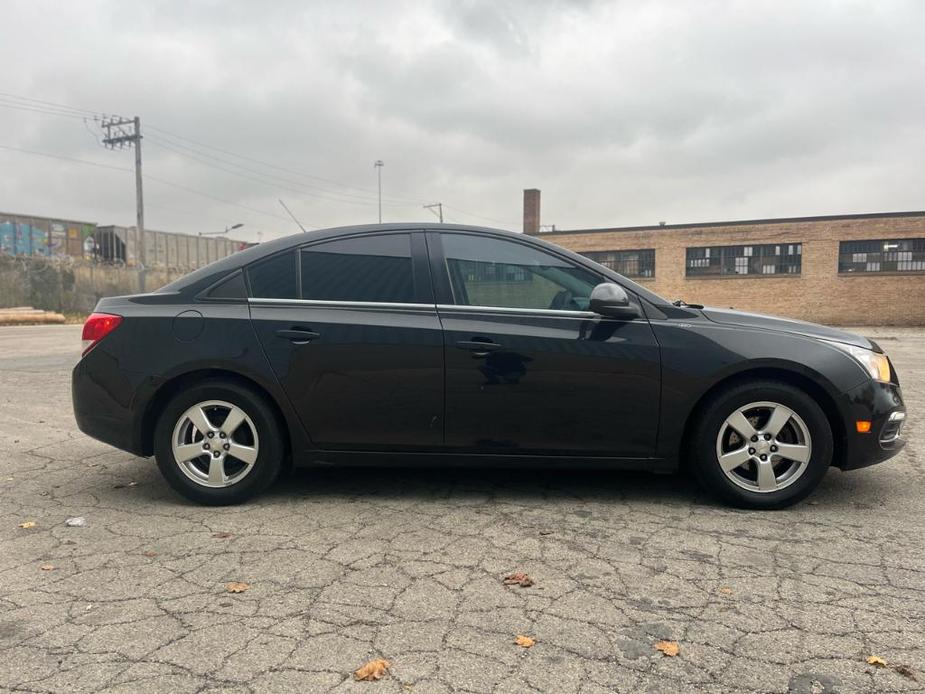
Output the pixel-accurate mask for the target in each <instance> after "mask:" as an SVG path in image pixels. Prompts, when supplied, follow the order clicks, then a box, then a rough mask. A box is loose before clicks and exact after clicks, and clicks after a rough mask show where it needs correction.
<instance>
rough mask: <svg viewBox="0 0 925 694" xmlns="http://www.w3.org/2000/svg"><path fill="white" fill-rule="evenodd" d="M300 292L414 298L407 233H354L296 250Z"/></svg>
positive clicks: (324, 297) (323, 297) (320, 297)
mask: <svg viewBox="0 0 925 694" xmlns="http://www.w3.org/2000/svg"><path fill="white" fill-rule="evenodd" d="M300 263H301V267H300V269H301V277H302V298H303V299H314V300H317V301H360V302H377V303H379V302H386V303H414V301H415V294H414V269H413V267H414V266H413V263H412V260H411V235H410V234H382V235H379V236H358V237H355V238H348V239H339V240H336V241H328V242H325V243H319V244H315V245H313V246H308V247H306V248H303V249H302V250H301V259H300Z"/></svg>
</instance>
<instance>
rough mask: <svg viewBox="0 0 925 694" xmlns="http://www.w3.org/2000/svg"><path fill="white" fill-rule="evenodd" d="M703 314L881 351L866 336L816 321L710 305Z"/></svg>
mask: <svg viewBox="0 0 925 694" xmlns="http://www.w3.org/2000/svg"><path fill="white" fill-rule="evenodd" d="M703 315H704V316H706V317H707V318H709V319H710V320H711V321H713V322H714V323H721V324H722V325H740V326H742V327H744V328H760V329H762V330H774V331H776V332H783V333H794V334H796V335H805V336H807V337H815V338H819V339H821V340H833V341H835V342H844V343H845V344H848V345H855V346H857V347H863V348H865V349H874V350H877V351H880V349H879V347H877V345H876V344H875V343H874V342H872V341H871V340H868V339H867V338H866V337H861V336H860V335H855V334H854V333H849V332H845V331H844V330H837V329H835V328H829V327H826V326H824V325H817V324H816V323H807V322H805V321H801V320H791V319H789V318H778V317H777V316H765V315H763V314H761V313H747V312H745V311H734V310H732V309H723V308H712V307H710V306H706V307H704V308H703Z"/></svg>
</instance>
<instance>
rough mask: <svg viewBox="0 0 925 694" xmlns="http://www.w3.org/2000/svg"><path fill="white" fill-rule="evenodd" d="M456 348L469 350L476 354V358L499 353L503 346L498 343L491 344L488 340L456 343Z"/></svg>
mask: <svg viewBox="0 0 925 694" xmlns="http://www.w3.org/2000/svg"><path fill="white" fill-rule="evenodd" d="M456 346H457V347H459V349H468V350H469V351H470V352H473V353H475V355H476V356H481V357H483V356H485V355H486V354H488V353H489V352H497V351H498V350H499V349H501V345H499V344H498V343H497V342H489V341H488V340H484V341H483V340H460V341H459V342H457V343H456Z"/></svg>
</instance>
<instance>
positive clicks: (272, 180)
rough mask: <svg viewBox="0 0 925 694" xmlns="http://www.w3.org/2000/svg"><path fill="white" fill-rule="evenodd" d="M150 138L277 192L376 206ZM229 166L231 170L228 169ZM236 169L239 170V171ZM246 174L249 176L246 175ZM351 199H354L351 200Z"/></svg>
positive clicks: (199, 160) (154, 141) (207, 164)
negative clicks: (214, 161)
mask: <svg viewBox="0 0 925 694" xmlns="http://www.w3.org/2000/svg"><path fill="white" fill-rule="evenodd" d="M151 138H152V136H150V135H149V136H148V139H149V142H150V143H151V144H153V145H155V146H157V147H161V148H163V149H166V150H169V151H171V152H173V153H174V154H179V155H180V156H182V157H186V158H188V159H191V160H193V161H197V162H199V163H200V164H202V165H203V166H209V167H211V168H214V169H218V170H220V171H224V172H226V173H230V174H232V175H234V176H239V177H241V178H245V179H248V180H251V181H255V182H257V183H262V184H263V185H266V186H269V187H272V188H274V189H277V190H278V189H282V190H286V191H287V192H290V193H295V194H296V195H308V196H310V197H314V198H318V199H320V200H328V201H331V202H341V203H347V204H354V205H375V204H376V200H375V198H366V197H363V196H358V195H354V194H352V193H341V192H339V191H327V190H325V189H320V190H322V191H323V192H322V193H318V192H314V190H312V189H318V188H317V186H309V185H307V184H304V183H301V182H299V181H293V180H291V179H288V178H283V177H281V176H277V175H275V174H267V173H264V172H262V171H257V170H255V169H251V168H249V167H246V166H242V165H241V164H237V163H235V162H233V161H229V160H227V159H222V158H220V157H214V156H212V155H209V154H207V153H204V152H199V151H197V150H191V151H193V152H196V154H190V153H188V152H184V151H182V150H180V149H177V147H176V146H175V144H176V143H171V142H169V141H167V140H163V139H161V138H158V137H155V138H154V139H151ZM181 146H182V145H181ZM202 157H209V158H211V159H214V160H216V161H218V162H221V163H225V164H227V166H220V165H218V164H215V163H212V162H211V161H208V160H206V159H203V158H202ZM229 166H230V167H233V168H228V167H229ZM237 169H240V171H239V170H237ZM242 172H247V173H242ZM248 174H251V175H248ZM277 181H280V182H282V183H284V184H285V185H286V186H290V187H288V188H285V187H283V186H281V185H280V183H278V182H277ZM293 186H294V187H297V188H298V189H299V190H295V189H294V188H293ZM332 195H333V196H347V197H332ZM352 198H356V199H352ZM387 204H388V205H390V206H393V207H408V205H405V204H403V203H387Z"/></svg>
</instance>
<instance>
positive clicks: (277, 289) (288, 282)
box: [247, 251, 299, 299]
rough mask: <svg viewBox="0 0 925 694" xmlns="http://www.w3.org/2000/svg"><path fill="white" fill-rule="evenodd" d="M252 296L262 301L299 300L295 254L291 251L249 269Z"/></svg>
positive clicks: (255, 264)
mask: <svg viewBox="0 0 925 694" xmlns="http://www.w3.org/2000/svg"><path fill="white" fill-rule="evenodd" d="M247 276H248V279H249V280H250V283H251V296H253V297H257V298H260V299H298V298H299V289H298V286H297V285H296V279H295V253H294V252H292V251H290V252H288V253H283V254H281V255H275V256H273V257H272V258H268V259H267V260H263V261H261V262H259V263H254V264H253V265H251V266H250V267H249V268H248V269H247Z"/></svg>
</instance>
